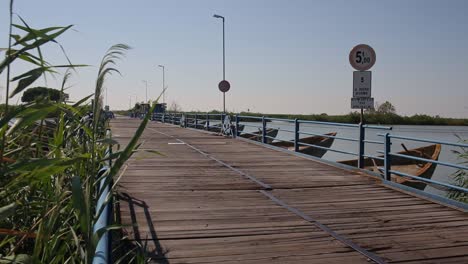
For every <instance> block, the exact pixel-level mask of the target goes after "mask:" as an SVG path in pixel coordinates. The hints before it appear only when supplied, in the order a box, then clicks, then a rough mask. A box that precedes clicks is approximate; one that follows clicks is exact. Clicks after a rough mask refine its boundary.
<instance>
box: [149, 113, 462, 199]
mask: <svg viewBox="0 0 468 264" xmlns="http://www.w3.org/2000/svg"><path fill="white" fill-rule="evenodd" d="M182 115H183V116H184V120H183V122H181V117H182ZM154 120H158V121H162V122H167V121H169V120H172V123H174V124H180V125H181V126H184V127H191V128H197V129H206V130H208V129H209V128H210V127H212V126H210V121H215V122H218V123H222V121H223V120H224V115H223V114H200V113H185V114H167V115H154ZM246 120H251V122H250V123H249V124H242V125H244V126H245V127H251V128H258V129H259V130H260V131H262V133H261V134H260V136H261V141H262V142H263V143H266V142H267V139H274V140H278V141H287V142H293V143H294V151H296V152H297V151H299V147H300V146H312V147H314V148H319V149H324V150H327V151H332V152H336V153H341V154H347V155H351V156H355V157H357V159H358V167H359V168H361V169H363V168H364V159H365V158H371V159H376V160H381V161H383V162H384V167H383V168H379V170H380V171H381V172H382V173H383V180H385V181H386V182H388V183H390V182H391V175H392V174H394V175H397V176H401V177H406V178H409V179H412V180H417V181H421V182H425V183H427V184H435V185H439V186H443V187H445V188H447V189H452V190H457V191H460V192H465V193H468V189H467V188H464V187H460V186H455V185H452V184H448V183H444V182H440V181H436V180H432V179H426V178H422V177H418V176H415V175H409V174H407V173H404V172H401V171H397V170H392V168H391V157H392V156H393V157H400V158H406V159H411V160H417V161H421V162H430V163H435V164H438V165H441V166H448V167H452V168H456V169H460V170H467V171H468V167H467V166H463V165H460V164H454V163H449V162H443V161H435V160H430V159H425V158H420V157H415V156H409V155H404V154H399V153H393V152H391V151H390V149H391V148H390V146H391V144H392V142H391V140H392V139H396V140H408V141H418V142H425V143H432V144H442V145H450V146H456V147H461V148H468V144H461V143H452V142H445V141H438V140H432V139H420V138H413V137H403V136H398V135H391V134H389V133H386V134H378V135H379V136H382V137H384V140H383V141H378V140H370V139H366V130H369V129H374V130H387V131H389V130H392V127H388V126H376V125H363V124H347V123H333V122H322V121H308V120H299V119H284V118H270V117H266V116H243V115H235V116H234V119H233V121H234V122H235V127H236V130H235V131H238V132H237V135H236V136H239V135H240V134H241V132H239V125H240V124H241V123H242V122H246ZM273 121H281V122H286V123H290V124H293V125H294V126H293V127H294V130H292V129H278V130H279V131H283V132H287V133H291V134H293V138H294V139H293V140H282V139H279V138H273V137H270V136H268V135H267V134H266V131H267V129H268V128H269V126H268V124H269V123H270V122H273ZM247 122H248V121H247ZM251 123H258V125H252V124H251ZM301 124H314V125H326V126H330V127H346V128H350V129H356V130H358V137H357V138H349V137H342V136H336V135H335V136H333V135H324V134H321V133H313V132H306V131H302V130H301ZM270 128H271V127H270ZM242 134H250V135H256V136H259V135H258V134H253V133H248V132H242ZM301 135H310V136H322V137H328V138H333V139H335V140H343V141H350V142H356V143H357V144H358V149H357V152H352V151H349V150H343V149H335V148H332V147H330V148H326V147H322V146H317V145H313V144H307V143H303V142H300V136H301ZM366 144H375V145H381V146H382V147H383V150H382V151H377V153H381V154H383V157H378V156H374V155H369V154H365V146H366ZM392 184H393V183H392ZM415 191H416V190H415ZM431 196H432V195H431ZM439 198H440V199H441V200H442V201H443V202H447V200H446V198H444V197H441V196H438V199H439ZM457 206H459V204H457Z"/></svg>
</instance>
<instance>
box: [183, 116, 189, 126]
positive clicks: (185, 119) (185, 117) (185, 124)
mask: <svg viewBox="0 0 468 264" xmlns="http://www.w3.org/2000/svg"><path fill="white" fill-rule="evenodd" d="M183 115H184V127H185V128H187V121H188V115H187V114H185V113H184V114H183Z"/></svg>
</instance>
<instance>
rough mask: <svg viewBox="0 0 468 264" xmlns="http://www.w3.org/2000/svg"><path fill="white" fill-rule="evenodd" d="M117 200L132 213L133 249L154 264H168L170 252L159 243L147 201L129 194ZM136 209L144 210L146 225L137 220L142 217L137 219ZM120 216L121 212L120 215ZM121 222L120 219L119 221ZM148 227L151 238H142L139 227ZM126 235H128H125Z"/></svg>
mask: <svg viewBox="0 0 468 264" xmlns="http://www.w3.org/2000/svg"><path fill="white" fill-rule="evenodd" d="M117 198H118V200H119V203H120V207H124V206H125V204H127V205H128V209H129V211H130V217H131V220H132V228H133V235H134V238H133V240H130V241H129V242H136V243H132V244H133V245H132V246H133V247H134V248H135V249H136V250H139V251H140V252H141V253H142V254H143V256H145V258H146V259H151V260H152V263H161V264H168V263H169V261H168V260H167V258H166V254H167V253H168V252H169V251H168V250H164V249H163V247H162V246H161V243H160V242H159V239H158V235H157V233H156V230H155V228H154V225H153V220H152V218H151V214H150V211H149V209H148V208H149V207H148V205H147V204H146V202H145V201H142V200H139V199H137V198H135V197H132V196H130V195H128V194H127V193H119V194H118V195H117ZM136 208H142V209H143V212H144V214H145V218H144V219H145V222H146V223H138V220H137V219H140V221H141V219H142V218H141V217H140V218H137V215H136V211H137V210H136ZM118 215H120V212H119V214H118ZM119 220H120V219H119ZM144 225H146V226H148V228H149V231H150V234H151V237H150V238H149V237H145V238H141V236H140V230H139V226H144ZM124 235H126V234H124ZM151 243H153V244H154V249H153V250H151V248H153V247H151Z"/></svg>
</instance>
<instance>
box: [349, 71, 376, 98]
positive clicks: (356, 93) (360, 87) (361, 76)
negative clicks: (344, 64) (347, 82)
mask: <svg viewBox="0 0 468 264" xmlns="http://www.w3.org/2000/svg"><path fill="white" fill-rule="evenodd" d="M371 80H372V72H370V71H355V72H353V97H361V98H362V97H371Z"/></svg>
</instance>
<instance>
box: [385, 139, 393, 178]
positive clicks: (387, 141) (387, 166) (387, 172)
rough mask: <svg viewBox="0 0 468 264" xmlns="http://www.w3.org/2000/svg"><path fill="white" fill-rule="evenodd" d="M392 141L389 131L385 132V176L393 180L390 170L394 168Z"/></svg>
mask: <svg viewBox="0 0 468 264" xmlns="http://www.w3.org/2000/svg"><path fill="white" fill-rule="evenodd" d="M391 144H392V143H391V142H390V136H389V133H385V146H384V147H385V149H384V177H385V180H387V181H391V180H392V179H391V173H390V170H391V169H392V167H391V166H392V157H391V155H390V151H391V149H390V148H391Z"/></svg>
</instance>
